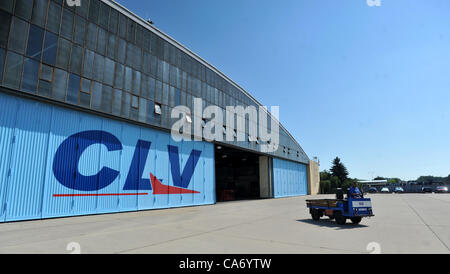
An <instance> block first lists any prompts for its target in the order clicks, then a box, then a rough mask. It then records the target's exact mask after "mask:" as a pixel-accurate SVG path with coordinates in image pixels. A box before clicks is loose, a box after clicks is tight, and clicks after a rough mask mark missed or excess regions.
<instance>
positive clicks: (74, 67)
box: [70, 44, 83, 75]
mask: <svg viewBox="0 0 450 274" xmlns="http://www.w3.org/2000/svg"><path fill="white" fill-rule="evenodd" d="M82 65H83V48H81V47H79V46H77V45H75V44H72V53H71V57H70V71H71V72H73V73H76V74H79V75H81V67H82Z"/></svg>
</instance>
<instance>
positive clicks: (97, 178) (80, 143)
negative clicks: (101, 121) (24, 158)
mask: <svg viewBox="0 0 450 274" xmlns="http://www.w3.org/2000/svg"><path fill="white" fill-rule="evenodd" d="M94 144H102V145H104V146H106V148H107V149H108V151H117V150H122V144H121V143H120V141H119V140H118V139H117V138H116V137H115V136H114V135H112V134H110V133H108V132H105V131H96V130H93V131H84V132H80V133H77V134H74V135H72V136H70V137H69V138H67V139H66V140H64V142H62V144H61V145H60V146H59V148H58V150H57V151H56V154H55V158H54V159H53V174H54V175H55V177H56V179H57V180H58V181H59V182H60V183H61V184H62V185H64V186H65V187H68V188H70V189H74V190H79V191H95V190H100V189H102V188H105V187H107V186H108V185H110V184H111V183H112V182H114V180H115V179H116V178H117V176H118V175H119V172H118V171H117V170H114V169H110V168H108V167H103V168H102V169H101V170H100V172H99V173H97V174H96V175H92V176H84V175H81V174H80V173H79V172H78V162H79V160H80V157H81V155H82V154H83V152H84V151H85V150H86V149H87V148H88V147H89V146H91V145H94Z"/></svg>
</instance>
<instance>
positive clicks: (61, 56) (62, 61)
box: [56, 38, 71, 70]
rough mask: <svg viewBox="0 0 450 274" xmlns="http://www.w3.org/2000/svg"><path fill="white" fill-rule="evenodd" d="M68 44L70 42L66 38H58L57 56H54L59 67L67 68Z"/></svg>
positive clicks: (69, 44) (68, 57)
mask: <svg viewBox="0 0 450 274" xmlns="http://www.w3.org/2000/svg"><path fill="white" fill-rule="evenodd" d="M70 46H71V43H70V42H69V41H67V40H66V39H62V38H60V39H59V43H58V56H57V57H56V65H57V66H58V67H60V68H63V69H65V70H68V66H69V59H70Z"/></svg>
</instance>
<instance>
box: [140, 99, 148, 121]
mask: <svg viewBox="0 0 450 274" xmlns="http://www.w3.org/2000/svg"><path fill="white" fill-rule="evenodd" d="M139 121H141V122H144V123H145V122H146V121H147V100H145V99H144V98H139Z"/></svg>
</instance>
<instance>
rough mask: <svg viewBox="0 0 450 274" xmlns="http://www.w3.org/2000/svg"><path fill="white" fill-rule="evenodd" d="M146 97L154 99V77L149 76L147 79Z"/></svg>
mask: <svg viewBox="0 0 450 274" xmlns="http://www.w3.org/2000/svg"><path fill="white" fill-rule="evenodd" d="M147 99H150V100H155V79H153V77H149V80H148V97H147Z"/></svg>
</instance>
